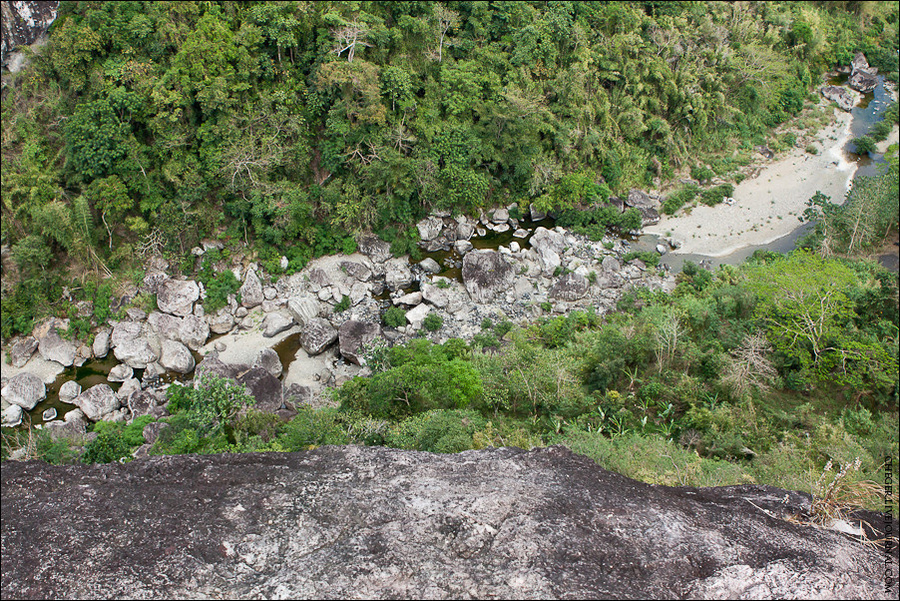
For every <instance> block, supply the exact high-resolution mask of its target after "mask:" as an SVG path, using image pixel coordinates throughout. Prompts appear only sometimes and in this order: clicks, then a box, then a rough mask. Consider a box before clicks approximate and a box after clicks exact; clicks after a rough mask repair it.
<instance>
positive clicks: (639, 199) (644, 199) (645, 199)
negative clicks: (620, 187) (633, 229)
mask: <svg viewBox="0 0 900 601" xmlns="http://www.w3.org/2000/svg"><path fill="white" fill-rule="evenodd" d="M625 204H626V205H627V206H629V207H634V208H635V209H637V210H638V211H639V212H640V213H641V226H642V227H645V226H648V225H655V224H657V223H659V203H658V202H657V201H656V200H654V199H652V198H650V196H649V195H648V194H647V193H646V192H644V191H642V190H638V189H636V188H632V189H631V190H630V191H629V192H628V198H627V199H625Z"/></svg>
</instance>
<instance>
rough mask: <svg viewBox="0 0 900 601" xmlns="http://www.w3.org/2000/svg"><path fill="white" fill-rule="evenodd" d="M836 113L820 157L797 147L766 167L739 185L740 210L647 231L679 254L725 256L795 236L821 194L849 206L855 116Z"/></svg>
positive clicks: (822, 135)
mask: <svg viewBox="0 0 900 601" xmlns="http://www.w3.org/2000/svg"><path fill="white" fill-rule="evenodd" d="M835 113H836V116H835V120H834V122H832V124H831V125H829V126H828V127H825V128H824V129H822V130H821V131H819V133H818V134H817V135H816V139H815V142H814V145H815V146H816V148H817V149H818V150H819V152H818V154H815V155H813V154H809V153H808V152H806V150H804V149H803V148H794V149H793V150H792V151H791V152H790V153H789V154H787V155H785V156H784V157H782V158H778V159H775V160H772V161H770V162H769V164H767V165H764V166H763V168H762V170H761V171H760V172H759V174H758V175H757V176H756V177H755V178H752V179H746V180H744V181H743V182H741V183H740V184H738V185H737V186H735V190H734V198H735V201H736V202H735V203H734V205H731V206H729V205H727V204H724V203H723V204H719V205H716V206H714V207H707V206H705V205H699V206H697V207H695V208H694V209H692V210H691V212H690V214H689V215H687V214H681V213H679V214H678V215H676V216H668V215H663V216H662V219H661V220H660V222H659V223H658V224H656V225H654V226H651V227H647V228H645V229H644V232H645V233H648V234H657V235H660V236H671V237H672V238H674V239H676V240H678V241H679V242H680V243H681V246H680V247H679V248H678V250H676V251H674V252H676V253H690V254H700V255H707V256H711V257H721V256H724V255H728V254H730V253H732V252H734V251H736V250H738V249H740V248H744V247H746V246H756V245H763V244H768V243H770V242H772V241H774V240H777V239H779V238H781V237H783V236H786V235H788V234H790V233H791V232H792V231H793V230H795V229H796V228H797V226H798V225H799V221H798V216H799V215H802V214H803V211H804V210H805V209H806V203H807V201H808V200H809V199H810V198H811V197H812V196H813V195H814V194H815V193H816V192H817V191H820V192H822V193H824V194H826V195H828V196H830V197H831V200H832V202H843V200H844V197H845V195H846V193H847V190H849V187H850V183H851V180H852V179H853V174H854V173H855V172H856V164H855V163H851V162H847V161H846V160H845V159H844V156H843V151H842V149H843V147H844V145H845V144H846V143H847V141H848V139H849V138H850V121H851V116H850V113H845V112H843V111H839V110H838V109H835ZM895 134H896V130H895V132H894V135H895Z"/></svg>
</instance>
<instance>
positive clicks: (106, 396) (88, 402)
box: [74, 384, 122, 422]
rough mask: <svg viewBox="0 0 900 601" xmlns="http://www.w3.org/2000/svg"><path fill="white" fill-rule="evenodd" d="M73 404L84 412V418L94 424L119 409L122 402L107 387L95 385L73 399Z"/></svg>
mask: <svg viewBox="0 0 900 601" xmlns="http://www.w3.org/2000/svg"><path fill="white" fill-rule="evenodd" d="M74 404H75V405H78V408H79V409H81V410H82V411H83V412H84V415H85V417H87V418H88V419H89V420H91V421H94V422H95V421H97V420H99V419H100V418H102V417H103V416H104V415H106V414H107V413H109V412H111V411H115V410H116V409H118V408H119V407H121V406H122V400H121V399H120V398H119V396H118V395H117V394H116V393H115V392H113V389H112V388H110V387H109V386H108V385H106V384H97V385H95V386H91V387H90V388H88V389H87V390H85V391H84V392H82V393H81V394H79V395H78V396H77V397H75V400H74Z"/></svg>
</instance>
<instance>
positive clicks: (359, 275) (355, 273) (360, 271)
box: [340, 261, 372, 282]
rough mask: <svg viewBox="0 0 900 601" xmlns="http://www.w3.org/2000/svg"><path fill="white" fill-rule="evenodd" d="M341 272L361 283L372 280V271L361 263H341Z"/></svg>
mask: <svg viewBox="0 0 900 601" xmlns="http://www.w3.org/2000/svg"><path fill="white" fill-rule="evenodd" d="M340 267H341V271H343V272H344V273H346V274H347V275H349V276H350V277H352V278H354V279H357V280H359V281H360V282H368V281H369V280H370V279H372V270H371V269H369V268H368V267H366V266H365V265H363V264H362V263H360V262H359V261H341V265H340Z"/></svg>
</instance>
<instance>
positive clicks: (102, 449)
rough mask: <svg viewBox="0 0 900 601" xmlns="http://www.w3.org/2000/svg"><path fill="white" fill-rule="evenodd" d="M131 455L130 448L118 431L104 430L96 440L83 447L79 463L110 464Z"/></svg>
mask: <svg viewBox="0 0 900 601" xmlns="http://www.w3.org/2000/svg"><path fill="white" fill-rule="evenodd" d="M129 455H131V447H130V446H129V445H128V443H127V442H125V439H124V438H123V436H122V431H121V430H120V429H104V430H101V431H100V432H99V433H98V434H97V438H95V439H94V440H92V441H90V442H89V443H88V444H87V445H85V447H84V453H83V454H82V455H81V461H82V462H84V463H110V462H112V461H118V460H119V459H123V458H125V457H128V456H129Z"/></svg>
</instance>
